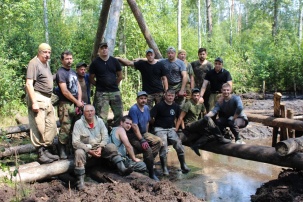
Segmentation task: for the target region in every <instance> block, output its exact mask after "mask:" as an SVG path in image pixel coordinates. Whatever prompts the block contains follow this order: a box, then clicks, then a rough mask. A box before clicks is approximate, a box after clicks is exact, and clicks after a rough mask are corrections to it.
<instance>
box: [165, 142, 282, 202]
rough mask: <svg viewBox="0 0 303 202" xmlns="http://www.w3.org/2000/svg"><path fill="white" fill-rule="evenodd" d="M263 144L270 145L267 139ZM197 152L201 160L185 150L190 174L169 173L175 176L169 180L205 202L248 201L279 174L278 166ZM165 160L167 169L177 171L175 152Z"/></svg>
mask: <svg viewBox="0 0 303 202" xmlns="http://www.w3.org/2000/svg"><path fill="white" fill-rule="evenodd" d="M266 142H267V143H266V144H267V145H270V140H269V139H268V140H267V141H266ZM262 143H263V144H264V140H262ZM247 144H260V141H258V140H251V141H247ZM200 152H201V157H199V156H197V155H196V154H195V153H194V152H193V151H192V150H191V149H190V148H188V147H186V154H185V155H186V162H187V164H188V165H189V166H190V168H191V169H192V171H191V172H190V173H189V174H186V175H184V174H182V173H181V172H175V173H172V174H173V175H175V176H174V177H173V179H170V180H173V181H175V184H176V185H177V186H178V187H179V188H180V189H182V190H184V191H188V192H191V193H192V194H194V195H195V196H197V197H198V198H202V199H205V200H207V201H212V202H217V201H224V202H229V201H230V202H238V201H239V202H246V201H250V195H253V194H255V192H256V189H257V188H258V187H260V186H261V184H262V183H265V182H267V181H269V180H272V179H276V178H277V177H278V174H279V172H280V171H281V170H282V167H280V166H274V165H270V164H266V163H259V162H255V161H248V160H243V159H239V158H235V157H229V156H224V155H218V154H214V153H211V152H206V151H201V150H200ZM168 160H169V162H168V164H169V166H172V167H177V168H179V167H180V165H179V162H178V160H177V159H176V153H175V151H171V152H169V154H168ZM170 178H172V177H170Z"/></svg>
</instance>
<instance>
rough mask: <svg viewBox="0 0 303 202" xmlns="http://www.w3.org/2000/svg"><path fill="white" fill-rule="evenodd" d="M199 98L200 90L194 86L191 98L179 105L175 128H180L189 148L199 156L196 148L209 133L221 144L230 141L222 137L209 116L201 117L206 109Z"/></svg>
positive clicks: (206, 138) (204, 141)
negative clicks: (188, 142)
mask: <svg viewBox="0 0 303 202" xmlns="http://www.w3.org/2000/svg"><path fill="white" fill-rule="evenodd" d="M199 98H200V90H199V89H198V88H194V89H193V90H192V93H191V99H190V100H189V101H188V102H186V103H185V104H184V105H183V106H182V107H181V114H180V116H179V118H178V121H177V124H176V129H175V131H176V132H177V131H178V130H179V128H182V131H183V132H184V134H185V136H186V138H187V141H190V142H191V145H192V146H191V148H192V149H193V150H194V151H195V153H196V154H197V155H198V156H200V153H199V150H198V148H199V147H200V146H202V145H203V144H204V143H206V142H207V141H208V138H209V137H210V136H211V135H213V136H215V137H216V139H217V140H218V142H220V143H222V144H226V143H230V142H231V141H230V140H228V139H225V138H224V137H223V135H222V134H221V132H220V129H219V128H218V127H217V126H216V125H215V123H214V121H213V120H212V119H211V118H209V117H204V118H203V116H204V115H205V114H206V109H205V107H204V104H203V103H199ZM200 117H201V118H200ZM183 122H184V126H183V124H182V123H183Z"/></svg>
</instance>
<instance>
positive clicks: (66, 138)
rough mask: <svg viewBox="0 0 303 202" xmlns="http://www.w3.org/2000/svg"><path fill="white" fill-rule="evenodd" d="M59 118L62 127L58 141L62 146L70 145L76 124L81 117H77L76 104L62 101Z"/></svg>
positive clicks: (59, 106)
mask: <svg viewBox="0 0 303 202" xmlns="http://www.w3.org/2000/svg"><path fill="white" fill-rule="evenodd" d="M58 116H59V121H60V125H61V127H60V131H59V135H58V139H59V141H60V143H61V144H68V143H70V142H71V135H72V132H73V127H74V124H75V122H76V121H77V120H78V119H79V118H80V117H81V115H76V113H75V106H74V103H72V102H66V101H60V102H59V105H58Z"/></svg>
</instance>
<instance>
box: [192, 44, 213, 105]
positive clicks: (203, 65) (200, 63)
mask: <svg viewBox="0 0 303 202" xmlns="http://www.w3.org/2000/svg"><path fill="white" fill-rule="evenodd" d="M198 57H199V60H197V61H194V62H192V63H191V66H192V67H193V71H194V75H195V87H197V88H199V89H201V88H202V84H203V82H204V78H205V75H206V73H207V72H209V71H210V70H212V69H213V65H212V64H211V63H210V62H209V61H208V60H206V58H207V52H206V49H205V48H199V50H198ZM209 96H210V86H209V85H208V86H207V87H206V90H205V93H204V95H203V99H204V105H205V107H206V110H207V111H209V105H208V100H209Z"/></svg>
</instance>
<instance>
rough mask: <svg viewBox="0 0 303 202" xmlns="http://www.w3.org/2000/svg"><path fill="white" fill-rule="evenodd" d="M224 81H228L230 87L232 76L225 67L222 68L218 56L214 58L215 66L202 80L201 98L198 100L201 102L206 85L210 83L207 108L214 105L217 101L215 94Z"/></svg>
mask: <svg viewBox="0 0 303 202" xmlns="http://www.w3.org/2000/svg"><path fill="white" fill-rule="evenodd" d="M224 83H229V85H230V86H231V87H232V78H231V75H230V73H229V71H227V70H226V69H224V68H223V60H222V58H220V57H218V58H216V59H215V68H214V69H212V70H210V71H209V72H207V73H206V76H205V78H204V81H203V85H202V88H201V94H200V96H201V98H200V101H201V102H203V101H204V99H203V96H204V93H205V91H206V88H207V85H208V84H210V91H211V94H210V97H209V102H208V104H209V110H212V108H213V107H214V106H215V104H216V102H217V96H218V95H219V94H220V92H221V87H222V85H223V84H224Z"/></svg>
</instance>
